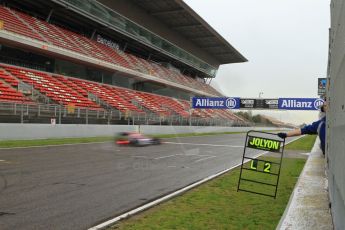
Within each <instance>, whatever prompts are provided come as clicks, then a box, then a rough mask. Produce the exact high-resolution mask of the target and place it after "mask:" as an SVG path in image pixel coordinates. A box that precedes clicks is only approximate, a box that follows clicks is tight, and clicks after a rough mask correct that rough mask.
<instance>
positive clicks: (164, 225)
mask: <svg viewBox="0 0 345 230" xmlns="http://www.w3.org/2000/svg"><path fill="white" fill-rule="evenodd" d="M266 159H267V160H277V159H276V158H266ZM304 163H305V160H304V159H296V158H285V159H284V160H283V166H282V170H281V176H280V183H279V187H278V194H277V198H276V199H273V198H271V197H266V196H261V195H256V194H252V193H247V192H237V183H238V178H239V168H237V169H236V170H233V171H232V172H229V173H226V174H225V175H223V176H221V177H219V178H217V179H215V180H212V181H210V182H208V183H206V184H203V185H201V186H199V187H197V188H195V189H193V190H191V191H189V192H187V193H185V194H184V195H182V196H179V197H177V198H174V199H172V200H169V201H167V202H165V203H163V204H161V205H158V206H156V207H154V208H152V209H149V210H147V211H145V212H143V213H141V214H138V215H136V216H133V217H131V218H129V219H127V220H123V221H121V222H119V223H117V224H115V225H114V226H112V227H110V228H109V229H179V230H180V229H255V230H258V229H265V230H267V229H275V227H276V225H277V224H278V223H279V220H280V218H281V216H282V214H283V213H284V210H285V207H286V205H287V203H288V200H289V197H290V195H291V192H292V190H293V188H294V186H295V183H296V181H297V178H298V176H299V174H300V172H301V171H302V169H303V166H304ZM257 175H258V173H256V175H252V177H255V178H257ZM250 177H251V176H250V175H249V177H248V178H250ZM256 189H259V190H260V189H261V190H262V187H261V186H260V185H259V186H256Z"/></svg>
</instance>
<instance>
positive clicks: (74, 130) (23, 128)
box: [0, 124, 274, 140]
mask: <svg viewBox="0 0 345 230" xmlns="http://www.w3.org/2000/svg"><path fill="white" fill-rule="evenodd" d="M252 129H254V130H268V129H274V128H269V127H254V128H253V127H211V126H204V127H201V126H147V125H144V126H140V127H139V126H137V125H76V124H61V125H50V124H0V140H24V139H45V138H64V137H94V136H112V135H114V134H115V133H118V132H125V131H140V132H141V133H145V134H175V133H208V132H244V131H248V130H252Z"/></svg>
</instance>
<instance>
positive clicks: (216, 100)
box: [192, 97, 240, 109]
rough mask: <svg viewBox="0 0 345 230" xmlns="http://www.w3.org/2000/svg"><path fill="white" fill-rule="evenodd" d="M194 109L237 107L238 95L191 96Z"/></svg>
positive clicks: (238, 102) (238, 105)
mask: <svg viewBox="0 0 345 230" xmlns="http://www.w3.org/2000/svg"><path fill="white" fill-rule="evenodd" d="M192 107H193V108H194V109H239V108H240V98H239V97H193V99H192Z"/></svg>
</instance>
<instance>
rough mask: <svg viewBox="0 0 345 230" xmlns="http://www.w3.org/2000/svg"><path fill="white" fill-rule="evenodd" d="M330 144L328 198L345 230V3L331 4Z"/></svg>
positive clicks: (337, 225) (336, 224) (336, 220)
mask: <svg viewBox="0 0 345 230" xmlns="http://www.w3.org/2000/svg"><path fill="white" fill-rule="evenodd" d="M329 32H330V36H329V37H330V46H329V47H330V52H329V60H328V77H329V90H328V92H327V94H328V95H327V97H328V104H329V111H328V113H327V131H326V134H327V145H326V152H327V153H326V157H327V162H328V181H329V195H330V200H331V204H332V216H333V222H334V228H335V229H345V218H344V217H345V170H344V163H345V138H344V137H345V97H344V94H345V93H344V91H345V46H344V41H345V2H344V1H343V0H332V1H331V29H330V31H329Z"/></svg>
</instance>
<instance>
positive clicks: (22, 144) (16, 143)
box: [0, 137, 114, 148]
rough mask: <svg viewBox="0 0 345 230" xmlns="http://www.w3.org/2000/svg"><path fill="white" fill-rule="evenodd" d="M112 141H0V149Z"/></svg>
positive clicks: (90, 138)
mask: <svg viewBox="0 0 345 230" xmlns="http://www.w3.org/2000/svg"><path fill="white" fill-rule="evenodd" d="M111 140H114V137H85V138H51V139H36V140H4V141H0V148H14V147H31V146H45V145H63V144H80V143H93V142H103V141H111Z"/></svg>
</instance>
